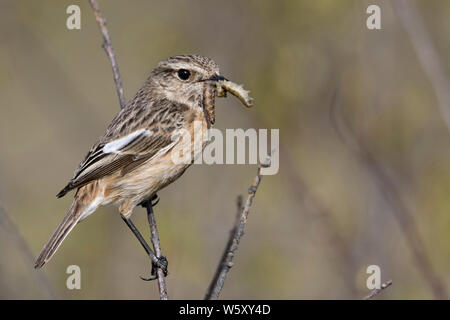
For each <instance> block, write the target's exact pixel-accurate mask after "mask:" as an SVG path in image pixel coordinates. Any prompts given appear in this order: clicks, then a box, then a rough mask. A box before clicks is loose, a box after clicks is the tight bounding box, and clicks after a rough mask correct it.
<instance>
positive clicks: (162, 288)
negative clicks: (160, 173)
mask: <svg viewBox="0 0 450 320" xmlns="http://www.w3.org/2000/svg"><path fill="white" fill-rule="evenodd" d="M146 208H147V218H148V223H149V225H150V234H151V240H152V244H153V248H154V249H155V254H156V257H158V258H161V256H162V252H161V244H160V242H159V234H158V229H157V227H156V220H155V214H154V213H153V207H152V201H151V200H149V201H148V203H147V206H146ZM156 273H157V276H158V287H159V297H160V298H161V300H168V299H169V297H168V296H167V286H166V279H165V275H164V271H163V269H162V268H160V267H156Z"/></svg>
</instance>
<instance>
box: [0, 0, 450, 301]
mask: <svg viewBox="0 0 450 320" xmlns="http://www.w3.org/2000/svg"><path fill="white" fill-rule="evenodd" d="M374 3H376V4H378V5H379V6H380V8H381V27H382V29H381V30H368V29H367V27H366V19H367V17H368V14H367V13H366V9H367V7H368V6H369V5H370V4H374ZM70 4H78V5H79V6H80V7H81V30H68V29H67V28H66V19H67V17H68V15H67V14H66V8H67V6H69V5H70ZM99 5H100V9H101V11H102V13H103V15H104V16H105V18H106V19H107V21H108V29H109V32H110V35H111V38H112V42H113V46H114V49H115V53H116V58H117V60H118V63H119V67H120V71H121V75H122V79H123V85H124V91H125V96H126V98H131V97H132V96H133V95H134V93H135V92H136V91H137V90H138V89H139V87H140V86H141V85H142V83H143V81H144V80H145V79H146V77H147V76H148V74H149V72H150V71H151V70H152V69H153V68H154V67H155V66H156V64H157V63H158V62H159V61H160V60H163V59H165V58H167V57H169V56H172V55H176V54H183V53H198V54H202V55H206V56H208V57H211V58H213V59H214V60H215V61H216V62H217V63H218V64H219V65H220V68H221V73H222V74H223V75H225V76H227V77H228V78H229V79H232V80H233V81H235V82H237V83H243V84H245V87H246V88H247V89H249V90H251V93H252V96H253V97H254V98H255V107H254V108H252V109H246V108H244V107H243V106H242V105H241V104H240V102H239V101H238V100H237V99H236V98H234V97H229V98H228V99H219V100H218V101H217V103H216V110H217V111H216V112H217V119H216V127H217V128H219V129H225V128H279V129H280V144H281V146H280V171H279V173H278V174H277V175H275V176H266V177H264V178H263V181H262V183H261V185H260V188H259V190H258V192H257V195H256V198H255V201H254V204H253V206H252V208H251V211H250V215H249V220H248V223H247V226H246V231H245V235H244V237H243V238H242V241H241V244H240V247H239V249H238V252H237V254H236V256H235V259H234V267H233V268H232V269H231V271H230V273H229V277H228V279H227V281H226V282H225V286H224V289H223V291H222V295H221V298H225V299H244V298H245V299H360V298H362V297H364V296H365V295H366V294H368V293H369V290H368V289H367V287H366V279H367V277H368V276H369V275H368V274H366V268H367V267H368V266H369V265H378V266H380V268H381V278H382V281H383V282H384V281H387V280H389V279H392V280H393V285H392V286H391V287H389V288H388V289H386V290H384V291H383V292H382V293H381V294H380V295H379V296H378V297H377V298H380V299H401V298H406V299H437V298H447V294H448V291H449V290H450V273H449V271H448V270H450V235H449V233H450V212H449V210H450V197H449V191H450V167H449V165H448V164H449V163H450V148H449V147H450V134H449V130H450V126H449V124H450V121H448V119H449V116H448V115H449V112H450V111H449V110H450V99H449V95H448V92H447V91H448V78H447V73H448V68H449V62H450V61H449V59H448V57H449V56H450V46H449V40H448V39H450V20H449V19H448V16H449V13H450V2H449V1H445V0H440V1H438V0H433V1H406V2H405V1H356V0H355V1H333V0H329V1H325V0H320V1H270V0H267V1H260V0H253V1H251V0H249V1H237V0H236V1H199V0H198V1H182V0H177V1H138V0H134V1H127V2H125V1H117V0H116V1H112V0H111V1H100V2H99ZM101 43H102V38H101V35H100V32H99V29H98V25H97V24H96V21H95V18H94V15H93V13H92V10H91V8H90V6H89V4H88V2H87V1H75V0H71V1H66V0H64V1H59V0H58V1H56V0H44V1H42V0H41V1H12V0H2V1H1V2H0V108H1V109H0V110H1V111H0V147H1V149H0V150H1V154H0V202H1V205H2V207H3V208H4V209H3V210H2V214H1V215H0V298H2V299H47V298H51V297H56V298H60V299H157V298H158V291H157V284H156V282H144V281H142V280H140V279H139V276H140V275H142V276H146V275H148V273H149V272H150V263H149V261H148V258H147V257H146V255H145V253H144V251H143V250H142V248H141V246H140V245H139V244H138V242H137V240H136V239H135V238H134V236H133V235H132V234H131V232H129V230H128V229H127V227H126V226H125V224H124V223H123V222H122V220H121V218H120V216H119V213H118V210H117V209H116V208H113V207H103V208H101V209H100V210H98V211H97V213H96V214H94V215H92V216H91V217H89V219H87V220H85V221H84V222H83V223H81V224H79V225H78V226H77V227H76V228H75V229H74V230H73V231H72V233H71V234H70V235H69V236H68V238H67V239H66V240H65V241H64V243H63V245H62V246H61V248H60V250H59V251H58V253H57V254H56V256H55V257H54V258H53V259H52V261H51V262H50V263H49V264H48V265H46V266H45V267H44V269H42V270H39V271H36V270H34V269H33V259H34V257H35V256H37V254H38V253H39V251H40V250H41V248H42V246H43V245H44V243H45V242H46V241H47V240H48V238H49V237H50V235H51V234H52V232H53V231H54V229H55V228H56V226H57V225H58V224H59V222H60V221H61V220H62V218H63V217H64V215H65V214H66V212H67V210H68V208H69V206H70V203H71V201H72V196H73V193H71V194H69V195H68V196H66V197H64V198H62V199H56V198H55V194H56V193H57V192H58V191H59V190H60V189H61V188H62V187H63V186H64V185H65V184H66V182H67V181H68V180H69V179H70V178H71V177H72V174H73V171H74V169H75V168H76V167H77V166H78V164H79V162H80V161H81V160H82V158H83V157H84V156H85V154H86V152H87V151H88V150H89V148H90V147H91V145H92V144H93V143H95V142H96V140H97V139H98V138H99V137H100V136H101V135H102V134H103V132H104V130H105V128H106V126H107V125H108V124H109V122H110V120H111V119H112V118H113V117H114V115H115V114H116V113H117V112H118V110H119V104H118V99H117V96H116V91H115V86H114V82H113V78H112V72H111V67H110V63H109V61H108V59H107V57H106V55H105V53H104V51H103V50H102V48H101ZM446 119H447V120H446ZM256 169H257V168H256V166H255V165H213V166H207V165H195V166H192V167H191V168H190V169H189V170H188V171H187V172H186V173H185V174H184V176H183V177H182V178H180V179H179V180H178V181H177V182H175V183H174V184H172V185H170V186H169V187H167V188H166V189H164V190H162V191H160V192H159V196H160V198H161V200H160V203H159V204H158V205H157V207H156V209H155V210H156V219H157V222H158V227H159V231H160V238H161V243H162V249H163V254H164V255H165V256H166V257H167V258H168V260H169V273H170V274H169V276H168V277H167V282H168V292H169V298H175V299H183V298H186V299H200V298H203V296H204V294H205V291H206V289H207V287H208V285H209V282H210V281H211V278H212V276H213V274H214V271H215V269H216V266H217V263H218V261H219V259H220V257H221V255H222V251H223V248H224V246H225V243H226V240H227V238H228V234H229V231H230V229H231V227H232V226H233V223H234V219H235V213H236V197H237V196H238V195H239V194H243V195H245V194H246V192H247V188H248V186H249V185H250V184H251V182H252V181H253V179H254V176H255V174H256ZM133 218H134V222H135V223H136V224H137V225H138V227H139V228H140V229H141V231H142V232H143V233H144V234H145V236H146V237H148V236H149V230H148V225H147V222H146V215H145V213H144V210H143V209H142V208H137V209H136V211H135V213H134V216H133ZM72 264H75V265H78V266H80V268H81V290H68V289H67V288H66V279H67V277H68V274H66V268H67V266H69V265H72Z"/></svg>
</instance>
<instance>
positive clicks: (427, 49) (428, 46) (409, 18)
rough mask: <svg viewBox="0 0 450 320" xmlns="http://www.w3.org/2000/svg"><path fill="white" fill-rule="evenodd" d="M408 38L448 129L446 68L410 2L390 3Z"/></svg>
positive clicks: (449, 100) (449, 87)
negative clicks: (429, 83)
mask: <svg viewBox="0 0 450 320" xmlns="http://www.w3.org/2000/svg"><path fill="white" fill-rule="evenodd" d="M391 4H392V7H393V8H394V12H395V13H396V14H397V16H398V17H399V18H400V21H401V22H402V24H403V27H404V29H405V31H406V33H407V34H408V36H409V39H410V41H411V44H412V46H413V49H414V51H415V53H416V55H417V58H418V60H419V63H420V65H421V66H422V69H423V71H424V72H425V74H426V76H427V77H428V80H429V81H430V82H431V85H432V87H433V89H434V92H435V94H436V98H437V102H438V107H439V111H440V113H441V115H442V118H443V119H444V122H445V124H446V126H447V128H448V129H450V81H449V79H448V75H447V72H446V70H447V67H446V65H445V63H444V62H443V61H442V59H441V57H440V56H439V54H438V52H437V50H436V47H435V46H434V44H433V40H432V38H431V36H430V34H429V32H428V30H427V27H426V25H425V23H424V21H423V19H422V16H421V15H420V13H419V12H418V11H417V9H416V7H415V5H414V3H413V2H412V1H410V0H396V1H392V2H391Z"/></svg>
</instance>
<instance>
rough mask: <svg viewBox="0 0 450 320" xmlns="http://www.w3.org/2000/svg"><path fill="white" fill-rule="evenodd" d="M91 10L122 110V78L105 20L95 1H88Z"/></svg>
mask: <svg viewBox="0 0 450 320" xmlns="http://www.w3.org/2000/svg"><path fill="white" fill-rule="evenodd" d="M89 3H90V4H91V7H92V10H93V11H94V15H95V19H96V20H97V23H98V25H99V27H100V31H101V33H102V36H103V44H102V48H103V49H104V50H105V52H106V54H107V56H108V58H109V61H110V62H111V67H112V70H113V74H114V82H115V83H116V90H117V96H118V97H119V102H120V107H121V108H124V107H125V105H126V101H125V97H124V94H123V88H122V78H121V77H120V73H119V66H118V64H117V61H116V56H115V55H114V49H113V46H112V43H111V38H110V37H109V32H108V29H107V28H106V19H105V18H103V16H102V13H101V12H100V8H99V7H98V3H97V0H89Z"/></svg>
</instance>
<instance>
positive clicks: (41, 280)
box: [0, 203, 56, 299]
mask: <svg viewBox="0 0 450 320" xmlns="http://www.w3.org/2000/svg"><path fill="white" fill-rule="evenodd" d="M0 225H2V226H3V227H4V228H5V230H6V231H7V232H9V234H10V235H11V236H12V237H13V239H14V242H15V243H16V245H17V247H18V248H19V250H20V251H21V252H22V254H23V256H24V258H25V259H26V260H27V265H34V255H33V253H32V252H31V250H30V247H29V246H28V244H27V242H26V241H25V239H24V238H23V236H22V234H21V233H20V231H19V229H18V228H17V227H16V225H15V224H14V222H13V221H12V220H11V218H10V217H9V215H8V212H7V211H6V210H5V208H4V207H3V205H2V204H1V203H0ZM33 276H34V277H35V279H36V281H37V283H38V285H39V288H40V289H41V290H42V291H43V292H45V294H46V295H47V296H48V297H49V298H50V299H56V294H55V291H54V290H53V287H52V285H51V284H50V282H49V281H48V279H47V277H46V276H45V274H44V273H42V272H33Z"/></svg>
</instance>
